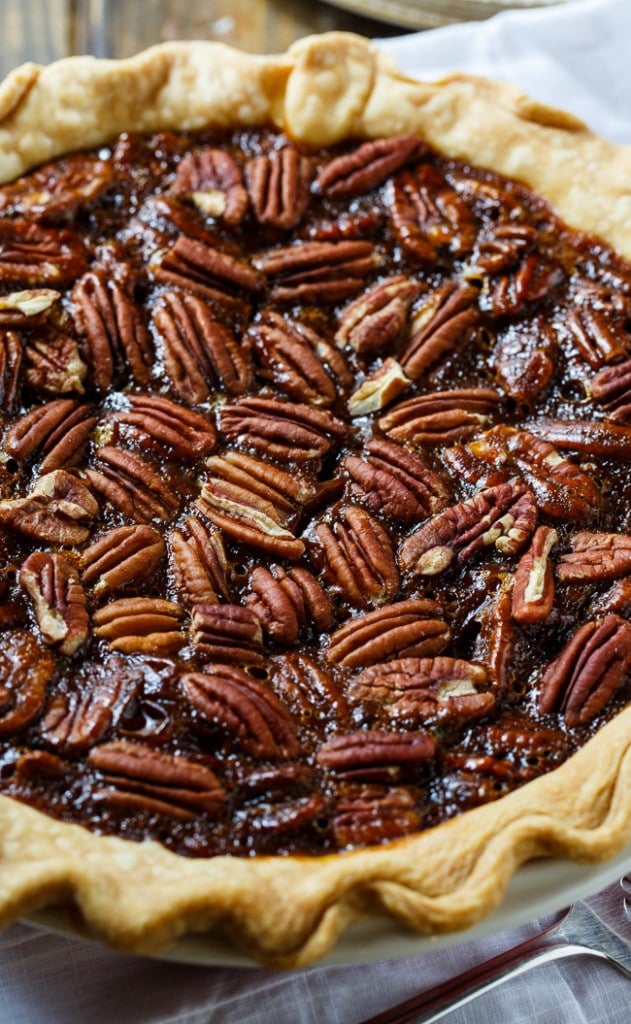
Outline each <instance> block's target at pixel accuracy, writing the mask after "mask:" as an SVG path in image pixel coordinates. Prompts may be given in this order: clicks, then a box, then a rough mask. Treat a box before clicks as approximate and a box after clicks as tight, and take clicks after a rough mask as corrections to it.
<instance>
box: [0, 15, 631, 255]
mask: <svg viewBox="0 0 631 1024" xmlns="http://www.w3.org/2000/svg"><path fill="white" fill-rule="evenodd" d="M265 123H272V124H274V125H276V126H278V127H281V128H283V129H284V130H285V131H286V132H287V133H288V134H289V135H290V136H292V137H293V138H295V139H296V140H298V141H302V142H305V143H309V144H313V145H314V146H324V145H330V144H332V143H335V142H337V141H339V140H341V139H343V138H348V137H351V136H354V137H376V136H381V135H394V134H402V133H407V132H411V133H419V134H421V135H423V136H424V137H425V138H426V139H427V140H428V141H429V142H430V143H431V144H432V145H434V146H435V147H436V148H437V149H439V150H440V151H441V152H443V153H445V154H446V155H448V156H452V157H457V158H459V159H463V160H471V161H472V162H474V163H476V164H477V165H478V166H480V167H487V168H490V169H491V170H494V171H497V172H499V173H500V174H504V175H507V176H508V177H513V178H517V179H518V180H520V181H523V182H524V183H525V184H526V185H528V186H530V187H531V188H533V189H535V190H536V191H538V192H541V193H542V194H543V195H544V196H545V197H546V198H547V199H549V200H550V201H551V202H552V204H553V205H554V206H555V208H556V209H557V210H558V212H559V214H560V215H561V216H562V217H563V219H564V220H565V221H566V223H567V224H568V225H570V226H571V227H573V228H576V229H578V230H581V231H586V232H588V233H590V234H594V235H596V236H598V237H601V238H603V239H604V240H605V241H607V242H608V243H609V244H610V245H612V246H613V247H614V249H616V250H617V251H618V252H619V253H621V254H622V255H624V256H626V257H628V258H631V147H627V146H619V145H615V144H614V143H611V142H607V141H606V140H604V139H601V138H599V137H598V136H597V135H594V134H593V133H592V132H590V131H589V130H588V129H587V128H586V127H585V125H584V124H583V123H582V122H581V121H579V120H578V119H577V118H575V117H573V116H571V115H570V114H566V113H564V112H563V111H560V110H555V109H553V108H551V107H547V106H545V105H544V104H541V103H539V102H537V101H535V100H533V99H531V98H529V97H528V96H526V95H524V94H523V93H522V92H520V91H519V90H518V89H516V88H515V87H513V86H511V85H508V84H501V83H498V82H493V81H490V80H488V79H485V78H480V77H476V76H471V75H459V74H456V75H451V76H449V77H448V78H445V79H443V80H442V81H440V82H418V81H415V80H413V79H411V78H408V77H406V76H405V75H402V74H400V73H399V72H398V71H397V69H396V68H395V67H394V66H393V64H392V63H391V61H390V59H389V58H388V57H387V56H386V55H385V54H384V53H383V52H381V51H380V50H379V49H378V48H377V47H375V46H373V45H372V44H370V43H369V42H368V41H367V40H365V39H363V38H362V37H360V36H355V35H352V34H350V33H342V32H331V33H325V34H323V35H321V36H308V37H306V38H304V39H301V40H299V41H298V42H296V43H294V45H293V46H291V47H290V49H289V50H288V51H287V53H286V54H282V55H280V56H267V57H261V56H252V55H249V54H245V53H241V52H239V51H237V50H234V49H232V48H230V47H228V46H225V45H224V44H222V43H210V42H180V43H177V42H176V43H162V44H160V45H158V46H154V47H151V48H150V49H148V50H144V51H143V52H142V53H139V54H137V55H136V56H135V57H131V58H128V59H126V60H100V59H97V58H94V57H68V58H65V59H63V60H60V61H57V62H55V63H53V64H50V65H48V66H46V67H40V66H38V65H36V64H26V65H23V66H22V67H21V68H18V69H17V70H16V71H14V72H13V73H12V74H11V75H9V76H8V78H7V79H6V80H5V81H4V82H3V83H2V84H1V85H0V181H9V180H11V179H12V178H14V177H16V176H17V175H19V174H21V173H23V172H24V171H25V170H27V169H28V168H30V167H33V166H34V165H35V164H38V163H41V162H42V161H44V160H48V159H51V158H52V157H54V156H58V155H60V154H61V153H66V152H69V151H71V150H77V149H82V148H90V147H94V146H97V145H100V144H101V143H105V142H107V141H108V140H109V139H111V138H112V137H114V136H115V135H117V134H118V133H119V132H121V131H141V132H153V131H159V130H162V129H177V128H180V129H199V128H204V127H209V126H218V127H222V126H229V125H243V126H252V125H260V124H265Z"/></svg>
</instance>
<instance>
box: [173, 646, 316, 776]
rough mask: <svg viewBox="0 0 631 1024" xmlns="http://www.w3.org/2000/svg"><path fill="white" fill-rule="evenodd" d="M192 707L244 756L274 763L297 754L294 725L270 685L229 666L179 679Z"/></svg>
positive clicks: (190, 673) (217, 666) (186, 674)
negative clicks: (222, 733) (220, 731)
mask: <svg viewBox="0 0 631 1024" xmlns="http://www.w3.org/2000/svg"><path fill="white" fill-rule="evenodd" d="M181 683H182V689H183V691H184V693H185V694H186V697H187V698H188V700H189V701H190V702H191V704H192V705H193V707H194V708H196V709H197V711H198V712H199V713H200V714H201V715H203V717H204V718H205V719H206V720H207V721H208V722H210V723H213V724H214V725H216V726H217V725H218V726H219V727H220V728H221V729H222V730H225V732H226V733H227V734H228V735H229V736H230V738H231V740H232V741H233V742H235V743H237V744H238V745H239V746H240V747H241V748H242V749H243V750H245V751H246V752H247V753H250V754H253V755H254V757H263V758H269V759H270V760H276V759H277V758H279V757H294V756H295V755H296V754H297V753H298V740H297V739H296V726H295V723H294V721H293V719H292V717H291V715H290V713H289V711H288V710H287V708H286V707H285V705H284V704H282V703H281V702H280V701H279V699H278V697H276V696H275V694H274V693H272V691H271V690H270V688H269V686H265V685H264V684H263V683H260V682H258V680H256V679H254V678H253V677H252V676H251V675H249V674H248V673H247V672H244V671H243V669H240V668H236V667H235V666H232V665H211V666H209V667H208V669H207V671H206V672H205V673H201V672H188V673H185V674H184V675H183V676H182V680H181Z"/></svg>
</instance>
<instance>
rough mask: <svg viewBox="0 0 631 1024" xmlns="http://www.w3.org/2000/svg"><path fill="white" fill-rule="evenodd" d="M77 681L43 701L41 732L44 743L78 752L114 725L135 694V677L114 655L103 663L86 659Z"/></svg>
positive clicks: (125, 664)
mask: <svg viewBox="0 0 631 1024" xmlns="http://www.w3.org/2000/svg"><path fill="white" fill-rule="evenodd" d="M74 679H75V680H76V684H75V686H74V687H73V688H71V689H68V691H67V692H65V691H61V692H57V693H55V694H53V695H52V696H51V698H50V700H49V701H48V703H47V705H46V710H45V712H44V716H43V719H42V724H41V732H42V735H43V737H44V739H45V740H46V742H47V743H50V744H52V745H53V746H55V747H60V748H61V749H62V750H68V751H73V752H77V753H80V752H82V751H86V750H89V749H90V747H93V746H94V744H95V743H98V742H99V740H101V739H102V738H103V736H104V735H105V733H106V732H108V731H109V730H110V729H111V728H113V727H114V726H115V725H116V724H117V723H118V721H119V720H120V718H121V716H122V715H123V713H124V711H125V708H126V707H127V706H128V705H129V703H130V702H131V701H132V700H134V699H135V698H136V695H137V691H138V680H137V678H134V675H133V673H130V671H129V668H128V663H127V662H126V661H124V660H123V659H122V658H120V657H118V656H117V655H115V656H113V657H109V658H106V659H105V661H104V662H103V663H102V664H93V663H90V662H88V663H87V664H85V665H82V666H81V667H80V668H79V670H78V672H77V673H76V674H75V676H74Z"/></svg>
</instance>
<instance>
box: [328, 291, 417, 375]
mask: <svg viewBox="0 0 631 1024" xmlns="http://www.w3.org/2000/svg"><path fill="white" fill-rule="evenodd" d="M422 290H423V286H422V285H421V283H420V282H419V281H414V280H412V279H411V278H409V277H407V276H406V275H405V274H395V275H393V276H392V277H386V278H385V280H383V281H380V282H379V283H378V284H376V285H373V287H372V288H369V289H368V291H367V292H364V293H363V294H362V295H360V296H359V298H357V299H354V300H353V302H351V303H349V305H348V306H345V307H344V309H343V310H342V312H341V313H340V316H339V327H338V329H337V331H336V334H335V343H336V344H337V345H338V346H339V347H340V348H344V347H345V346H346V345H350V347H351V348H352V349H354V350H355V352H361V353H366V352H367V353H370V354H371V355H372V354H373V353H375V352H378V351H379V350H380V349H382V348H385V346H386V345H392V344H394V343H395V342H396V341H397V340H398V338H400V337H401V335H402V334H403V331H404V330H405V328H406V327H407V324H408V313H409V310H410V306H411V305H412V303H413V301H414V299H416V298H417V296H418V295H420V293H421V291H422Z"/></svg>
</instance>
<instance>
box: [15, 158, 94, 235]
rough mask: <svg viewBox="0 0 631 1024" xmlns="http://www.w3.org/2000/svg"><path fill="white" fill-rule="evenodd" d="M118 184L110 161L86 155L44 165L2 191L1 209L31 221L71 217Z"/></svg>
mask: <svg viewBox="0 0 631 1024" xmlns="http://www.w3.org/2000/svg"><path fill="white" fill-rule="evenodd" d="M113 181H114V169H113V167H112V165H111V163H110V162H109V161H106V160H99V159H98V158H97V157H89V156H87V155H85V154H83V153H80V154H79V153H77V154H73V155H70V156H65V157H64V159H63V161H53V162H51V163H46V164H43V165H42V166H41V167H38V168H37V170H36V171H33V172H32V173H31V174H26V175H24V176H23V177H21V178H19V179H18V180H17V181H15V182H12V183H11V184H9V185H4V186H3V187H2V189H0V210H2V211H3V213H5V214H6V213H11V214H15V213H18V214H22V215H23V216H26V217H27V218H28V219H29V220H44V219H46V220H51V219H59V218H60V217H64V218H70V217H71V216H72V215H73V214H75V213H76V211H77V210H79V209H80V208H81V207H82V206H86V205H87V204H88V203H89V202H90V201H91V200H94V199H96V197H97V196H99V195H101V193H103V192H104V191H105V190H106V189H107V188H109V186H110V185H112V183H113Z"/></svg>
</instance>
